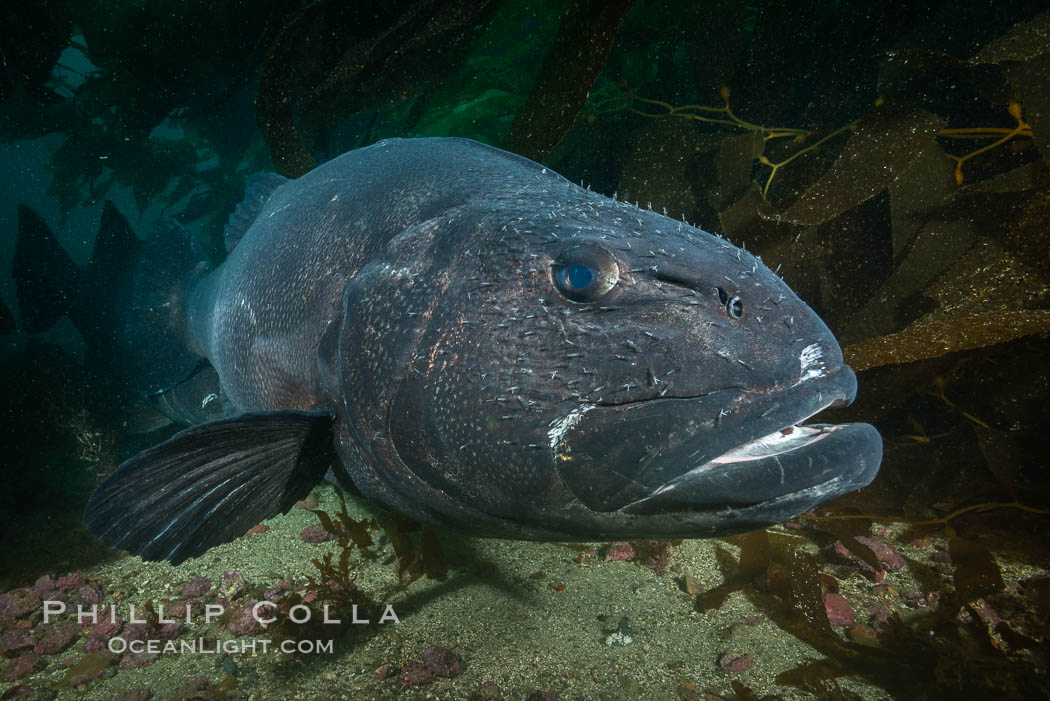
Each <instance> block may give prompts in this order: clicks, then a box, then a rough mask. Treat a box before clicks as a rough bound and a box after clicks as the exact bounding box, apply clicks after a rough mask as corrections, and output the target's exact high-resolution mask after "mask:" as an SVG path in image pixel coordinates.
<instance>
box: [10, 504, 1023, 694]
mask: <svg viewBox="0 0 1050 701" xmlns="http://www.w3.org/2000/svg"><path fill="white" fill-rule="evenodd" d="M314 495H315V496H316V497H317V498H318V499H319V507H318V508H322V509H325V510H327V511H329V512H330V513H334V512H336V511H337V510H338V500H337V498H336V496H335V491H334V489H333V488H331V487H327V486H325V487H320V488H318V489H317V490H315V492H314ZM348 508H349V510H350V513H351V515H353V516H357V517H364V516H367V515H369V514H370V512H369V511H368V507H367V505H365V504H363V503H361V502H357V501H354V500H352V499H348ZM267 523H268V525H269V526H270V530H269V531H268V532H266V533H262V534H258V535H251V536H245V537H242V538H240V539H238V540H237V541H235V542H233V543H229V544H226V545H223V546H219V547H217V548H213V549H212V550H210V551H208V552H207V553H206V554H205V555H203V556H202V557H200V558H197V559H193V560H189V561H187V562H185V563H182V564H181V565H179V566H177V567H172V566H171V565H169V564H167V563H145V562H143V561H142V560H140V559H139V558H137V557H123V558H117V557H114V558H113V559H110V560H108V561H106V562H104V563H103V564H101V565H98V566H97V567H95V568H93V569H88V570H84V571H83V574H84V575H85V576H86V577H87V579H88V580H89V581H95V582H97V583H98V584H100V585H101V587H102V589H103V591H104V592H105V596H106V603H107V604H109V603H114V602H116V603H117V606H118V612H120V613H121V614H122V615H124V616H125V617H126V615H127V614H126V606H127V604H129V603H135V602H138V603H143V602H145V601H153V602H162V601H164V600H165V599H169V600H170V601H172V602H174V601H177V600H179V599H180V598H181V597H180V587H181V586H182V584H183V583H184V582H186V581H187V580H188V579H190V578H191V577H193V576H195V575H202V576H205V577H208V578H209V579H211V580H212V581H213V582H218V581H220V579H221V576H222V573H223V571H226V570H234V571H237V572H239V573H241V574H242V575H243V577H244V578H245V579H246V580H247V582H248V583H249V584H262V585H265V586H270V585H272V584H273V583H275V582H276V581H277V580H278V579H279V578H288V577H290V576H291V577H294V578H296V579H297V580H298V581H300V582H303V583H305V575H306V574H316V570H315V568H314V566H313V565H312V564H311V558H314V557H319V556H321V555H322V554H323V553H324V552H325V550H326V549H338V545H336V544H335V543H334V542H330V543H324V544H307V543H304V542H303V541H302V539H301V538H300V533H301V532H302V530H303V529H304V528H306V527H307V526H310V525H313V524H315V523H317V517H316V516H314V515H313V514H312V513H310V512H309V511H306V510H303V509H301V508H295V509H293V510H292V511H291V512H290V513H288V514H287V515H284V516H278V517H276V518H274V519H271V520H270V521H268V522H267ZM439 536H440V539H441V542H442V544H443V546H444V549H445V554H446V557H447V558H448V559H449V561H450V562H451V564H452V568H451V570H450V572H449V576H448V578H447V579H446V580H445V581H433V580H427V579H420V580H418V581H416V582H415V583H413V584H411V585H410V586H409V587H408V588H407V590H404V591H395V593H391V594H389V595H388V596H387V597H383V592H389V591H393V590H395V589H396V586H395V585H396V583H397V577H396V575H395V572H394V567H393V564H392V561H393V551H392V548H391V546H390V544H389V543H388V542H386V541H385V536H381V538H380V543H379V547H378V548H377V551H378V553H379V557H378V558H377V559H375V560H373V561H371V562H367V563H363V564H360V565H359V566H358V569H357V572H358V578H357V583H358V585H359V587H360V588H361V590H363V591H365V592H369V593H370V594H372V596H373V597H374V598H376V599H377V600H379V601H386V602H387V603H390V604H391V605H392V606H393V607H394V610H395V611H396V612H397V613H398V616H399V617H400V618H401V623H400V624H393V623H388V624H386V625H384V626H380V627H378V632H377V634H375V635H374V636H372V637H371V638H368V639H365V640H356V641H355V640H354V639H353V637H352V636H351V637H341V638H337V639H336V640H335V641H334V645H333V652H332V653H331V654H312V655H302V656H291V655H284V654H280V653H276V652H273V651H270V652H268V653H266V654H263V653H261V652H256V653H254V654H253V653H251V652H248V653H244V654H240V653H237V654H234V655H231V656H230V657H232V664H231V662H230V661H229V660H226V657H227V656H226V655H224V654H221V653H220V654H185V655H178V654H165V655H161V656H160V659H159V660H158V661H157V662H155V663H153V664H151V665H149V666H147V667H144V668H140V669H117V668H116V667H111V668H110V669H109V670H108V672H107V674H106V675H105V676H103V677H102V678H100V679H98V680H96V681H93V682H90V683H89V684H86V685H83V686H80V687H77V688H70V687H68V686H63V685H62V684H61V680H62V679H63V678H64V677H65V676H66V672H67V669H68V667H69V665H71V664H74V663H75V662H76V661H77V660H78V659H79V658H80V657H81V656H82V654H83V653H82V652H81V648H82V647H83V643H82V642H81V641H77V642H76V643H75V644H74V645H73V646H72V647H70V648H69V649H68V650H66V651H65V652H64V653H60V654H58V655H55V656H53V657H52V658H51V660H52V661H51V663H50V664H49V665H48V667H47V668H46V669H44V670H43V671H41V672H39V673H37V674H35V675H33V676H31V677H27V678H24V679H22V680H20V682H19V683H22V684H27V685H29V686H32V687H35V688H40V687H48V688H50V689H53V690H55V691H57V697H58V698H86V699H112V698H114V696H115V694H117V693H119V692H121V691H128V690H132V689H142V688H149V689H150V690H151V691H152V698H154V699H168V698H172V697H173V695H175V693H176V691H177V690H178V689H179V688H180V687H183V686H184V685H185V684H186V683H187V682H189V681H190V680H193V679H195V678H199V677H206V678H207V679H209V680H210V681H211V682H212V683H214V684H216V685H218V684H220V683H222V682H223V681H224V680H226V684H227V685H232V680H229V679H227V677H228V676H229V671H231V670H232V671H235V676H236V686H235V688H234V689H233V690H232V692H231V693H230V696H231V697H232V698H248V699H367V698H378V699H383V698H402V699H431V698H437V699H460V698H462V699H467V698H469V697H470V696H471V695H472V694H473V693H474V692H476V691H477V690H478V689H479V687H481V686H482V685H483V684H484V683H486V682H490V681H491V682H495V684H496V685H497V686H498V687H499V690H500V692H501V693H502V697H503V698H506V699H525V698H527V697H528V696H529V695H530V694H532V693H534V692H536V691H545V692H553V693H554V694H556V698H558V699H576V698H583V699H628V698H630V699H633V698H653V699H677V698H696V696H695V695H693V690H695V691H697V692H699V698H703V694H704V692H705V691H709V692H713V693H716V694H726V695H727V696H728V695H730V683H731V680H732V679H737V680H739V681H740V682H742V683H743V684H745V685H746V686H747V687H749V688H751V689H752V690H753V691H754V692H756V694H758V696H762V695H764V694H771V693H776V694H779V695H780V696H782V697H783V698H787V699H791V698H812V696H810V695H809V694H807V693H806V692H803V691H799V690H796V689H793V688H791V687H786V686H781V685H778V684H777V683H776V682H775V680H774V678H775V676H776V675H777V674H779V673H780V672H783V671H785V670H788V669H791V668H792V667H795V666H796V665H798V664H800V663H803V662H807V661H814V660H818V659H822V658H823V657H824V656H823V655H822V654H821V653H819V652H818V651H816V650H815V649H813V648H811V647H809V646H808V645H806V644H805V643H803V642H801V641H800V640H798V639H797V638H795V637H794V636H792V635H791V634H789V633H788V632H786V631H784V630H782V629H781V628H779V627H778V626H777V625H776V624H775V623H773V622H772V621H770V620H769V619H768V618H767V616H765V615H764V614H763V613H762V611H761V610H759V609H757V608H756V607H754V606H753V605H752V604H751V603H750V602H749V601H748V599H747V598H746V597H745V596H744V595H743V594H742V593H740V592H737V593H734V594H733V595H732V596H731V599H730V601H729V603H728V604H726V605H725V606H723V607H722V608H720V609H718V610H715V611H711V612H707V613H703V614H701V613H697V612H696V611H695V610H694V605H693V597H690V596H689V595H688V594H686V593H685V592H684V591H683V589H682V578H683V575H684V574H686V573H688V574H690V575H692V577H693V578H695V580H696V582H697V583H698V585H699V589H700V591H701V592H703V591H706V590H707V589H710V588H713V587H715V586H717V585H718V584H720V583H722V582H723V581H724V577H723V575H722V573H721V570H720V568H719V566H718V564H717V559H716V551H717V550H718V549H722V550H723V551H727V552H729V553H732V554H734V555H735V554H736V552H737V549H736V548H735V547H734V546H732V545H730V544H727V543H726V542H724V541H722V540H717V539H715V540H691V541H685V542H684V543H683V544H682V545H680V546H678V547H675V548H673V549H672V556H671V560H670V564H669V566H668V567H667V569H666V571H665V572H664V573H663V574H658V573H656V572H655V571H654V570H653V569H652V568H651V567H648V566H645V565H643V564H639V563H638V562H634V561H629V560H624V561H612V562H606V561H604V560H603V559H602V558H601V557H584V558H583V559H582V562H579V563H578V562H576V559H577V558H578V556H579V555H580V551H579V550H578V549H577V547H576V546H575V545H574V544H564V543H532V542H516V541H505V540H489V539H482V538H474V537H468V536H464V535H460V534H456V533H451V532H444V531H442V532H440V533H439ZM893 544H894V547H895V548H897V550H898V551H899V552H900V553H901V554H902V555H903V556H904V558H905V560H906V562H908V561H918V560H920V559H928V556H929V553H930V551H931V550H932V549H931V548H929V547H927V548H925V549H924V553H925V555H924V553H923V552H919V551H918V550H916V549H915V548H910V547H909V546H908V545H906V544H902V543H897V542H894V543H893ZM598 547H599V553H600V552H601V549H600V546H598ZM813 551H814V552H816V548H815V546H813ZM821 561H822V562H823V561H824V558H823V557H821ZM1000 564H1001V565H1002V566H1003V571H1004V574H1006V575H1007V578H1008V579H1010V580H1012V581H1016V577H1020V576H1024V574H1025V573H1023V572H1016V573H1011V571H1010V568H1009V565H1008V563H1002V562H1001V563H1000ZM479 573H482V574H484V576H479ZM883 584H884V585H889V586H888V587H887V586H883V587H882V590H883V591H886V590H889V591H890V592H893V590H898V591H902V590H905V589H907V588H909V587H916V586H919V585H918V584H916V583H915V582H914V581H913V580H912V574H911V569H910V568H909V566H908V564H906V565H905V567H904V568H903V569H901V570H899V571H896V572H890V573H888V574H887V578H886V580H885V581H884V583H883ZM559 585H564V588H561V587H559ZM873 592H875V585H874V583H873V582H872V581H870V580H869V579H867V578H865V577H864V576H862V575H861V574H860V573H859V571H858V572H857V573H855V574H853V575H851V576H849V577H847V578H843V579H842V594H843V595H844V596H845V597H846V599H847V600H850V601H851V602H853V603H854V606H855V608H857V610H858V612H859V611H861V610H862V606H858V605H857V597H860V598H863V599H865V600H866V601H868V602H869V603H870V601H871V600H872V598H871V597H872V596H877V594H873ZM901 602H902V599H901V598H900V597H899V596H898V597H896V602H895V603H894V602H887V603H891V604H894V605H893V606H892V608H893V609H894V610H902V611H905V612H907V611H908V609H907V608H906V607H904V606H903V604H902V603H901ZM913 613H914V612H913ZM624 617H626V618H627V619H628V621H629V623H630V626H631V631H632V638H633V641H632V642H631V643H630V644H628V645H626V646H622V647H621V646H610V645H608V644H606V639H607V637H608V636H609V634H610V633H612V632H614V631H615V630H616V628H617V624H618V622H619V621H620V620H621V619H623V618H624ZM749 617H758V620H757V621H756V620H755V619H754V618H751V621H750V623H749V622H747V619H748V618H749ZM730 626H732V630H733V633H732V635H730V636H728V637H727V636H726V635H725V634H724V633H723V631H724V630H725V629H727V628H728V627H730ZM197 629H201V630H202V629H203V624H201V623H199V622H197V623H194V624H191V625H190V626H189V627H187V629H186V630H184V631H183V633H182V635H181V636H180V637H181V638H188V637H191V636H192V634H193V631H194V630H197ZM221 637H229V638H230V639H232V638H233V636H230V635H229V634H228V633H225V632H224V633H222V634H221ZM261 637H265V633H264V634H263V636H261ZM238 639H239V640H250V638H245V637H241V638H238ZM431 645H440V646H444V647H446V648H449V649H451V650H452V651H454V652H456V653H457V654H458V655H460V656H461V657H462V659H463V662H464V665H463V671H462V673H461V674H460V675H459V676H457V677H455V678H452V679H438V680H437V681H436V682H434V683H432V684H430V685H427V686H423V687H414V688H408V689H405V688H403V687H402V684H401V682H400V679H399V678H398V675H396V674H395V675H394V676H392V677H390V678H388V679H385V680H382V679H380V678H379V677H378V675H377V673H376V670H377V669H378V668H380V667H381V666H383V665H390V666H391V667H393V668H395V669H396V668H400V667H401V666H402V665H403V664H405V663H407V662H409V661H410V660H418V659H420V658H421V656H422V653H423V651H424V649H426V648H427V647H429V646H431ZM726 652H731V653H733V654H734V655H740V654H744V653H747V654H750V655H751V656H752V658H753V659H754V666H753V667H752V668H751V669H749V670H747V671H744V672H742V673H737V674H733V673H730V672H728V671H726V670H724V669H722V668H721V667H720V665H719V659H720V658H721V657H722V655H723V654H724V653H726ZM839 684H840V685H841V686H842V688H843V689H846V690H849V691H850V692H853V693H855V694H858V695H859V696H861V697H862V698H865V699H883V698H890V697H889V695H888V694H887V693H886V692H885V691H883V690H881V689H879V688H877V687H875V686H873V685H872V684H871V683H870V682H868V681H866V680H865V679H863V678H860V677H844V678H841V679H839ZM11 686H12V684H10V683H8V684H4V685H3V688H9V687H11Z"/></svg>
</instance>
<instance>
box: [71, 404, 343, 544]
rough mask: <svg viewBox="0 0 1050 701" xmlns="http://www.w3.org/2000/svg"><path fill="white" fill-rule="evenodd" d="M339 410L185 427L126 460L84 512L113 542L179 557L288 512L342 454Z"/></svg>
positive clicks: (274, 414)
mask: <svg viewBox="0 0 1050 701" xmlns="http://www.w3.org/2000/svg"><path fill="white" fill-rule="evenodd" d="M333 421H334V415H333V414H331V413H328V412H325V411H297V410H284V411H269V412H259V413H252V414H241V415H240V416H236V417H234V418H231V419H222V420H220V421H212V422H210V423H206V424H202V425H200V426H194V427H192V428H188V429H186V430H185V431H181V432H180V433H176V434H175V435H174V436H172V437H171V438H169V439H168V440H167V441H165V442H164V443H161V444H160V445H158V446H154V447H153V448H150V449H149V450H146V451H144V452H142V453H139V454H138V455H136V456H135V457H133V458H131V459H130V460H128V461H126V462H124V463H123V464H122V465H121V466H120V468H118V469H117V471H116V472H114V473H113V474H112V475H110V476H109V477H108V478H107V479H106V481H105V482H103V483H102V484H101V485H99V487H98V488H97V489H96V490H95V491H94V492H93V493H92V495H91V498H90V499H89V500H88V503H87V508H86V509H85V510H84V521H85V523H86V524H87V526H88V528H89V529H91V532H92V533H94V534H95V535H96V536H98V537H99V539H101V540H102V542H104V543H105V544H106V545H109V546H111V547H114V548H122V549H124V550H128V551H129V552H132V553H135V554H136V555H141V556H142V558H143V559H145V560H169V561H170V562H171V563H172V564H178V563H180V562H182V561H183V560H185V559H187V558H190V557H197V556H198V555H200V554H202V553H203V552H204V551H205V550H207V549H208V548H211V547H213V546H215V545H219V544H220V543H227V542H229V541H231V540H233V539H234V538H238V537H240V536H242V535H244V533H245V532H246V531H247V530H248V529H249V528H251V527H252V526H254V525H255V524H257V523H259V522H260V521H264V520H265V519H268V518H271V517H273V516H276V515H277V514H279V513H287V512H288V510H289V509H291V508H292V506H293V505H294V504H295V502H297V501H299V500H300V499H302V498H304V497H305V496H306V495H307V494H309V492H310V490H311V489H313V488H314V487H315V486H316V485H317V484H318V483H319V482H320V481H321V480H322V479H324V476H325V473H326V472H327V471H328V468H329V466H330V465H331V464H332V462H333V461H334V460H336V454H335V448H334V446H333V443H332V424H333Z"/></svg>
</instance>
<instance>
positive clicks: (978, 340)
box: [843, 309, 1050, 372]
mask: <svg viewBox="0 0 1050 701" xmlns="http://www.w3.org/2000/svg"><path fill="white" fill-rule="evenodd" d="M1047 331H1050V310H1045V309H1040V310H1033V311H1018V312H986V313H982V312H975V313H969V314H965V313H961V314H953V315H938V314H930V315H927V316H925V317H923V318H922V319H919V320H918V321H916V322H915V323H913V324H911V325H910V326H909V327H908V328H906V329H904V330H903V331H901V332H899V333H894V334H889V335H886V336H879V337H877V338H869V339H867V340H864V341H861V342H859V343H854V344H853V345H851V346H847V347H846V348H845V349H844V351H843V354H844V355H845V358H846V362H847V363H849V365H850V366H851V367H852V368H853V369H854V370H856V371H858V372H859V371H861V370H867V369H868V368H874V367H878V366H880V365H892V364H895V363H911V362H914V361H916V360H925V359H927V358H936V357H938V356H941V355H944V354H945V353H954V352H957V351H963V350H970V349H973V348H983V347H984V346H991V345H995V344H997V343H1005V342H1007V341H1011V340H1013V339H1015V338H1021V337H1023V336H1028V335H1030V334H1034V333H1044V332H1047Z"/></svg>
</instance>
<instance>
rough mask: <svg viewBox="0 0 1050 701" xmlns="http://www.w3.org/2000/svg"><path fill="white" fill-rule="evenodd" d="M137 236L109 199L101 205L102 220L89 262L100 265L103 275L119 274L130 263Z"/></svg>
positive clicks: (136, 244)
mask: <svg viewBox="0 0 1050 701" xmlns="http://www.w3.org/2000/svg"><path fill="white" fill-rule="evenodd" d="M138 244H139V237H138V236H136V235H135V232H134V231H132V230H131V225H130V224H128V220H127V219H126V218H125V217H124V215H123V214H121V213H120V211H118V210H117V208H116V206H114V204H113V203H112V202H110V201H109V200H106V201H105V203H103V205H102V221H101V223H100V224H99V227H98V236H96V237H95V247H94V248H93V249H92V251H91V264H92V265H97V266H100V268H101V269H102V270H104V271H105V273H104V274H105V275H107V276H113V275H117V274H120V273H121V272H124V271H126V270H127V269H128V267H129V266H130V265H131V263H130V262H129V259H130V258H131V256H133V255H135V253H136V252H137V249H138Z"/></svg>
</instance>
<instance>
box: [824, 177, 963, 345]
mask: <svg viewBox="0 0 1050 701" xmlns="http://www.w3.org/2000/svg"><path fill="white" fill-rule="evenodd" d="M945 161H947V159H945ZM975 238H976V232H975V231H974V227H973V224H971V223H970V222H969V221H968V220H966V219H955V220H952V221H945V220H943V219H937V220H934V221H931V222H930V223H928V224H927V225H926V226H925V227H923V228H922V230H921V231H920V232H919V233H918V234H917V235H916V236H915V239H914V241H912V245H911V248H910V249H909V251H908V254H907V257H905V258H904V260H903V261H901V263H900V264H899V265H898V266H897V269H896V270H895V271H894V272H893V275H891V276H890V278H889V279H888V280H887V281H886V283H885V284H884V285H882V287H881V288H880V289H879V290H878V292H876V293H875V294H873V295H872V296H871V297H870V298H869V299H868V301H867V303H866V304H865V305H864V307H862V308H861V309H860V310H859V311H857V313H856V314H854V315H853V317H852V318H851V319H850V320H849V322H848V323H847V324H846V325H845V326H844V327H843V329H842V331H841V334H840V336H841V339H842V342H843V343H847V344H849V343H853V342H856V341H859V340H861V339H865V338H871V337H873V336H880V335H883V334H887V333H890V332H891V331H893V330H894V329H899V328H900V326H901V321H902V320H901V318H900V317H901V316H902V313H901V309H900V308H901V306H902V305H903V304H905V302H906V301H908V300H910V299H912V298H913V297H914V296H915V295H916V294H918V293H919V292H921V291H922V290H923V289H924V288H925V287H926V286H927V285H929V284H930V282H932V281H933V280H934V279H936V278H937V276H938V275H940V274H941V273H943V272H944V271H945V270H946V269H947V268H948V267H949V266H950V265H951V264H952V263H953V262H954V261H956V260H957V259H958V258H959V256H961V255H962V254H963V253H965V252H966V251H967V250H968V249H969V248H970V247H971V246H972V245H973V242H974V239H975ZM911 311H913V310H908V309H905V310H903V312H904V314H907V315H908V316H910V317H911V318H912V319H913V318H914V314H909V312H911ZM920 311H925V310H920ZM908 320H909V319H908V318H907V316H906V317H905V318H904V319H903V321H905V322H907V321H908ZM925 357H933V356H925Z"/></svg>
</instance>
